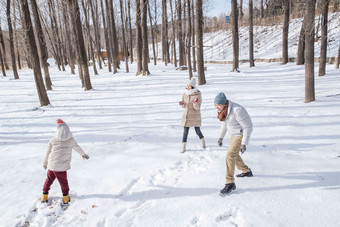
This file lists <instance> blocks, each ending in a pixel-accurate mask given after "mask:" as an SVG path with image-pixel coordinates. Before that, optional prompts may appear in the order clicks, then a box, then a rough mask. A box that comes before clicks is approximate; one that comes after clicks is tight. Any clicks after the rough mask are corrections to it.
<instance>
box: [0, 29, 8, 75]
mask: <svg viewBox="0 0 340 227" xmlns="http://www.w3.org/2000/svg"><path fill="white" fill-rule="evenodd" d="M0 44H1V47H0V48H2V50H3V55H2V57H3V61H4V64H5V69H6V70H9V67H8V64H7V57H6V47H5V41H4V36H3V34H2V29H1V23H0Z"/></svg>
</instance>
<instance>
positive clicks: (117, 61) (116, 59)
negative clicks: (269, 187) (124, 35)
mask: <svg viewBox="0 0 340 227" xmlns="http://www.w3.org/2000/svg"><path fill="white" fill-rule="evenodd" d="M109 6H110V13H111V26H112V35H111V36H112V45H113V52H114V55H113V57H114V63H115V64H116V67H117V68H118V69H120V59H119V47H118V37H117V30H116V22H115V15H114V8H113V1H112V0H109ZM116 71H117V70H115V72H116Z"/></svg>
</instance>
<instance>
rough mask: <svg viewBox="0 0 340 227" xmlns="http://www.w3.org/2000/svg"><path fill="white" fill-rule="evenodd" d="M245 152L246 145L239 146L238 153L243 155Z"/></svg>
mask: <svg viewBox="0 0 340 227" xmlns="http://www.w3.org/2000/svg"><path fill="white" fill-rule="evenodd" d="M246 150H247V147H246V145H243V144H242V145H241V150H240V152H241V154H243V153H244V152H245V151H246Z"/></svg>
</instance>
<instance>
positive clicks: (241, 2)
mask: <svg viewBox="0 0 340 227" xmlns="http://www.w3.org/2000/svg"><path fill="white" fill-rule="evenodd" d="M238 9H239V13H238V15H239V18H238V19H239V20H240V24H241V26H242V18H243V0H240V6H239V8H238Z"/></svg>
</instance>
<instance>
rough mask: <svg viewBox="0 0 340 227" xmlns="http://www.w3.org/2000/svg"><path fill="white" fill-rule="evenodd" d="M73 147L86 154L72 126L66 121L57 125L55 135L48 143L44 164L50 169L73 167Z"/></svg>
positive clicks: (58, 170) (82, 154)
mask: <svg viewBox="0 0 340 227" xmlns="http://www.w3.org/2000/svg"><path fill="white" fill-rule="evenodd" d="M72 149H74V150H75V151H76V152H78V153H79V154H80V155H81V156H84V155H86V154H85V152H84V151H83V150H82V149H81V147H80V146H79V145H78V144H77V142H76V140H75V139H74V138H73V136H72V133H71V132H70V128H69V127H68V126H67V125H66V124H65V123H64V124H60V125H58V126H57V131H56V134H55V135H54V137H53V138H52V139H51V140H50V142H49V143H48V149H47V152H46V156H45V160H44V165H45V166H47V168H48V169H49V170H52V171H57V172H62V171H66V170H68V169H70V168H71V165H70V164H71V159H72Z"/></svg>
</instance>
